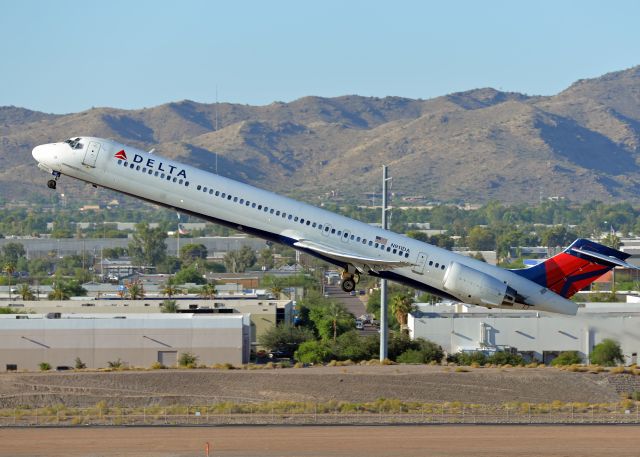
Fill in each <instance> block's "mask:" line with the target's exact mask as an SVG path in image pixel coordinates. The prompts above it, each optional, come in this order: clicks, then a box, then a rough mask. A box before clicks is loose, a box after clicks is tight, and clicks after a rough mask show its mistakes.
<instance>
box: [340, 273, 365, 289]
mask: <svg viewBox="0 0 640 457" xmlns="http://www.w3.org/2000/svg"><path fill="white" fill-rule="evenodd" d="M341 277H342V281H341V282H340V287H342V290H344V291H345V292H353V291H354V290H355V289H356V284H358V283H359V282H360V275H359V274H358V273H357V272H356V273H349V272H348V271H343V272H342V274H341Z"/></svg>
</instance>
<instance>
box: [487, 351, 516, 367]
mask: <svg viewBox="0 0 640 457" xmlns="http://www.w3.org/2000/svg"><path fill="white" fill-rule="evenodd" d="M487 363H492V364H494V365H524V359H523V358H522V356H521V355H520V354H512V353H510V352H506V351H498V352H496V353H494V354H492V355H490V356H489V357H487Z"/></svg>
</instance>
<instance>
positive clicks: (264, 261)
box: [258, 248, 274, 270]
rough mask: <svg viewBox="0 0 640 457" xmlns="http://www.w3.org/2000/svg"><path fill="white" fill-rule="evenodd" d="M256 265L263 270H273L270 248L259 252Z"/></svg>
mask: <svg viewBox="0 0 640 457" xmlns="http://www.w3.org/2000/svg"><path fill="white" fill-rule="evenodd" d="M258 265H260V266H261V267H262V268H263V269H264V270H271V269H273V266H274V262H273V251H272V250H271V248H264V249H262V250H261V251H260V254H259V255H258Z"/></svg>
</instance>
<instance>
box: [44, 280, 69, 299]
mask: <svg viewBox="0 0 640 457" xmlns="http://www.w3.org/2000/svg"><path fill="white" fill-rule="evenodd" d="M70 296H71V295H69V291H68V290H67V288H66V287H65V285H64V284H63V283H62V281H56V282H55V283H54V284H53V290H52V291H51V293H49V296H48V298H49V300H69V297H70Z"/></svg>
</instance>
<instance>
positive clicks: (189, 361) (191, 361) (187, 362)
mask: <svg viewBox="0 0 640 457" xmlns="http://www.w3.org/2000/svg"><path fill="white" fill-rule="evenodd" d="M197 363H198V356H197V355H195V354H192V353H191V352H183V353H182V354H180V357H179V358H178V365H179V366H181V367H186V368H195V367H196V364H197Z"/></svg>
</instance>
